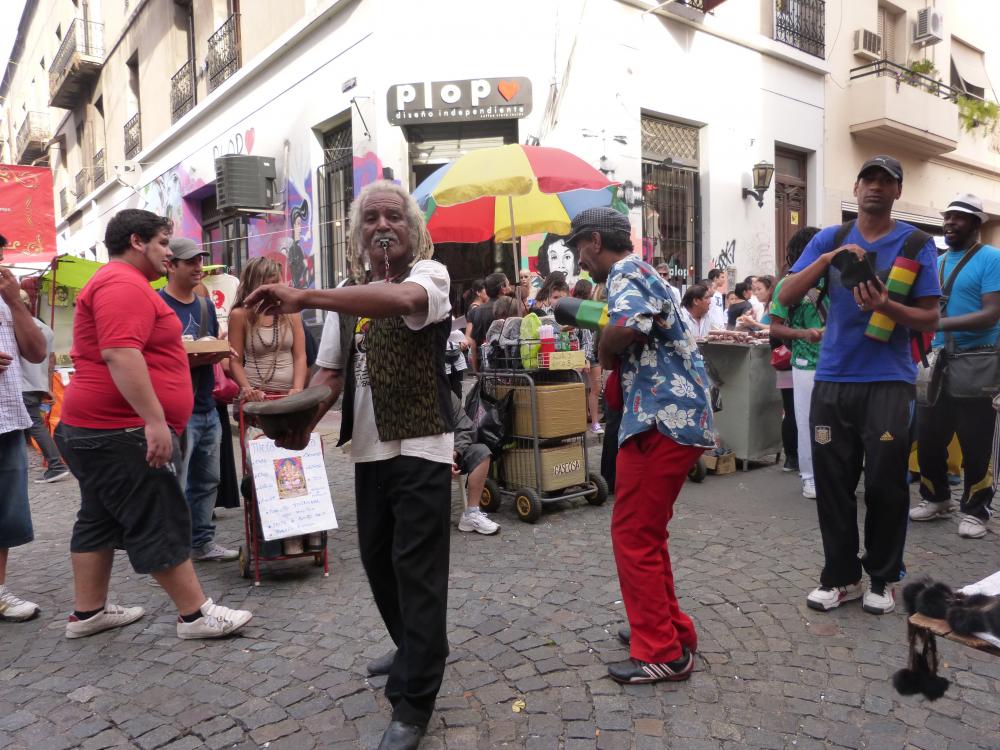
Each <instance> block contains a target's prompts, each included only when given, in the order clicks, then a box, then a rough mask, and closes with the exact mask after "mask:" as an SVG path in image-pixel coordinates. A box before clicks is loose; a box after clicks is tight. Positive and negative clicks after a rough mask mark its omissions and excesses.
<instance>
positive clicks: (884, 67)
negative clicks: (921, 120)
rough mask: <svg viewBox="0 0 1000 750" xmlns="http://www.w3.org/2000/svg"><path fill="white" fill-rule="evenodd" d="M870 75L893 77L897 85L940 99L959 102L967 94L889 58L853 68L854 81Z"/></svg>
mask: <svg viewBox="0 0 1000 750" xmlns="http://www.w3.org/2000/svg"><path fill="white" fill-rule="evenodd" d="M870 77H875V78H893V79H895V81H896V85H897V86H899V84H901V83H905V84H906V85H908V86H913V87H914V88H916V89H921V90H922V91H926V92H927V93H928V94H933V95H934V96H936V97H938V98H940V99H947V100H949V101H952V102H957V101H958V97H959V96H967V95H966V94H965V93H963V92H961V91H959V90H958V89H954V88H952V87H951V86H949V85H947V84H945V83H942V82H941V81H936V80H934V79H933V78H931V77H929V76H925V75H924V74H923V73H917V72H915V71H912V70H910V69H909V68H907V67H904V66H902V65H897V64H896V63H894V62H889V61H888V60H877V61H876V62H873V63H870V64H868V65H862V66H860V67H857V68H851V80H852V81H857V80H860V79H862V78H870Z"/></svg>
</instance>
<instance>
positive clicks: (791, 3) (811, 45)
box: [774, 0, 826, 59]
mask: <svg viewBox="0 0 1000 750" xmlns="http://www.w3.org/2000/svg"><path fill="white" fill-rule="evenodd" d="M774 39H775V41H778V42H783V43H784V44H787V45H789V46H792V47H795V49H798V50H802V51H803V52H805V53H807V54H810V55H813V56H814V57H818V58H820V59H825V58H826V0H774Z"/></svg>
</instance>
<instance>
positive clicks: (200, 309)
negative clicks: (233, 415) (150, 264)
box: [160, 237, 239, 562]
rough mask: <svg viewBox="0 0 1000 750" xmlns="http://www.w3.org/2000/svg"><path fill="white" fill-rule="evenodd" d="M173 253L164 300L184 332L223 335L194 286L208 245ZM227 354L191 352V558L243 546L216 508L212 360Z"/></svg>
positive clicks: (186, 475) (218, 556) (226, 553)
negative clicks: (230, 544) (225, 539)
mask: <svg viewBox="0 0 1000 750" xmlns="http://www.w3.org/2000/svg"><path fill="white" fill-rule="evenodd" d="M170 253H171V255H172V257H171V258H170V260H169V261H168V262H167V264H166V269H167V286H166V287H165V288H163V289H161V290H160V296H161V297H162V298H163V301H164V302H166V303H167V305H168V306H169V307H170V309H172V310H173V311H174V312H175V313H177V317H178V318H180V321H181V330H182V335H184V336H190V337H191V338H192V339H194V340H197V339H200V338H202V337H203V336H218V335H219V322H218V320H217V319H216V316H215V305H213V304H212V303H211V302H209V301H208V300H207V299H206V298H205V297H202V296H201V295H199V294H197V293H196V292H195V290H196V289H197V288H198V286H199V285H200V284H201V280H202V276H203V269H202V264H203V262H204V258H205V256H207V255H208V251H207V250H205V249H204V248H202V247H201V246H200V245H198V244H197V243H195V242H194V241H193V240H189V239H187V238H186V237H174V238H172V239H171V240H170ZM226 356H228V355H226V354H189V355H188V364H189V365H190V366H191V384H192V387H193V388H194V411H193V412H192V413H191V419H190V420H189V421H188V424H187V428H186V429H185V431H184V464H183V466H184V468H183V470H182V472H181V485H182V486H183V487H184V491H185V495H186V496H187V502H188V507H189V508H190V509H191V559H192V560H194V561H196V562H197V561H209V560H235V559H236V558H237V557H239V552H238V551H237V550H233V549H227V548H225V547H223V546H222V545H220V544H218V543H216V541H215V524H213V523H212V512H213V510H214V509H215V498H216V495H217V494H218V491H219V481H220V478H221V469H220V462H219V457H220V450H221V444H222V425H221V424H220V422H219V414H218V411H217V410H216V408H215V399H214V398H213V397H212V389H213V387H214V386H215V376H214V373H213V371H212V365H214V364H215V363H216V362H220V361H222V360H223V359H225V358H226Z"/></svg>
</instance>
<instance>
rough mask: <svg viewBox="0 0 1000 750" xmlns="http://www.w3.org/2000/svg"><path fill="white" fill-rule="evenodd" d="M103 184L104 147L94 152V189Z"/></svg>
mask: <svg viewBox="0 0 1000 750" xmlns="http://www.w3.org/2000/svg"><path fill="white" fill-rule="evenodd" d="M103 184H104V149H103V148H102V149H101V150H100V151H98V152H97V153H96V154H94V190H96V189H97V188H99V187H100V186H101V185H103Z"/></svg>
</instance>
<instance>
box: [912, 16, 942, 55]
mask: <svg viewBox="0 0 1000 750" xmlns="http://www.w3.org/2000/svg"><path fill="white" fill-rule="evenodd" d="M943 41H944V14H942V13H941V11H939V10H937V9H936V8H921V9H920V10H919V11H917V21H916V23H915V24H913V43H914V44H917V45H920V46H921V47H926V46H928V45H931V44H937V43H938V42H943Z"/></svg>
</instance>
